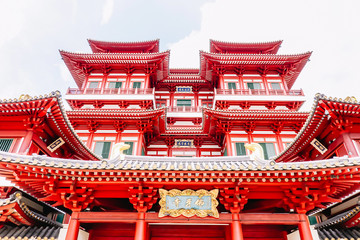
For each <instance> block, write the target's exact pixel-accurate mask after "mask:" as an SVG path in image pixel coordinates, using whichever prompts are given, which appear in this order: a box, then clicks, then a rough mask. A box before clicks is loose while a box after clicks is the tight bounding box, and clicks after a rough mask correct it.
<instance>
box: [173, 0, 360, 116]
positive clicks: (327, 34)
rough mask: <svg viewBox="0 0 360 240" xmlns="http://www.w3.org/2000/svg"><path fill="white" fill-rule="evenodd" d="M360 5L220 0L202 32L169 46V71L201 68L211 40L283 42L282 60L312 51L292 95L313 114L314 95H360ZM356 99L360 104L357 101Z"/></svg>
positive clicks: (326, 0) (208, 11)
mask: <svg viewBox="0 0 360 240" xmlns="http://www.w3.org/2000/svg"><path fill="white" fill-rule="evenodd" d="M359 7H360V2H359V1H355V0H353V1H350V0H349V1H345V2H339V1H333V0H319V1H310V0H306V1H300V2H299V1H298V2H295V1H288V0H274V1H267V0H254V1H238V0H217V1H215V2H210V3H206V4H204V5H203V6H202V7H201V14H202V16H201V27H200V29H199V30H196V31H192V32H191V33H190V34H189V35H187V36H186V37H184V38H183V39H181V40H179V41H177V42H174V43H171V44H169V45H168V46H169V48H170V49H171V57H170V60H171V68H178V67H199V61H200V60H199V50H205V51H209V39H215V40H221V41H229V42H266V41H274V40H284V42H283V44H282V47H281V48H280V51H279V54H298V53H303V52H307V51H313V54H312V56H311V58H310V59H311V61H310V62H308V63H307V65H306V66H305V68H304V69H303V71H302V73H301V74H300V76H299V77H298V79H297V82H296V83H295V85H294V87H293V89H299V88H303V90H304V92H305V94H306V96H307V103H306V104H305V106H304V107H303V109H304V110H309V108H310V106H311V104H312V102H313V100H312V98H313V96H314V95H315V94H316V92H321V93H324V94H326V95H328V96H334V97H342V98H344V97H346V96H349V95H350V96H352V95H354V94H357V93H358V92H360V85H359V84H358V83H357V79H358V76H357V70H356V69H357V68H358V66H359V65H360V59H359V58H358V53H359V52H360V44H359V42H360V29H359V27H358V26H357V23H359V22H360V15H359V14H357V13H356V11H355V10H354V9H359ZM358 98H360V97H359V96H358Z"/></svg>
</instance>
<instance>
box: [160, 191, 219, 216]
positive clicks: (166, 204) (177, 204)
mask: <svg viewBox="0 0 360 240" xmlns="http://www.w3.org/2000/svg"><path fill="white" fill-rule="evenodd" d="M159 193H160V198H161V199H160V202H159V204H160V207H161V209H160V212H159V217H165V216H170V217H178V216H180V215H183V216H185V217H193V216H198V217H202V218H204V217H208V216H210V217H214V218H219V212H218V210H217V209H216V207H217V206H218V204H219V203H218V201H217V200H216V198H217V196H218V194H219V190H218V189H214V190H211V191H207V190H204V189H200V190H197V191H194V190H192V189H186V190H184V191H181V190H178V189H172V190H169V191H167V190H165V189H159Z"/></svg>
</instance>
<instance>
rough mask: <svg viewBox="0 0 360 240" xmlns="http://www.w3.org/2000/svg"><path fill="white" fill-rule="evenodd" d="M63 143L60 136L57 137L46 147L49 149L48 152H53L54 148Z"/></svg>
mask: <svg viewBox="0 0 360 240" xmlns="http://www.w3.org/2000/svg"><path fill="white" fill-rule="evenodd" d="M64 144H65V141H64V140H63V139H62V138H61V137H59V138H58V139H56V140H55V141H53V142H52V143H51V144H50V145H49V146H47V149H49V150H50V152H54V151H55V150H56V149H58V148H59V147H61V146H62V145H64Z"/></svg>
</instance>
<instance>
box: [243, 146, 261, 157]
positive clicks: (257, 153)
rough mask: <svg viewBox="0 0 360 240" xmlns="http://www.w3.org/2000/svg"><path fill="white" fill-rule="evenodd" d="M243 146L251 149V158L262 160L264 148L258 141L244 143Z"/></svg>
mask: <svg viewBox="0 0 360 240" xmlns="http://www.w3.org/2000/svg"><path fill="white" fill-rule="evenodd" d="M245 148H246V149H248V150H250V151H251V154H250V159H251V160H264V150H263V148H262V147H261V145H260V144H258V143H246V144H245Z"/></svg>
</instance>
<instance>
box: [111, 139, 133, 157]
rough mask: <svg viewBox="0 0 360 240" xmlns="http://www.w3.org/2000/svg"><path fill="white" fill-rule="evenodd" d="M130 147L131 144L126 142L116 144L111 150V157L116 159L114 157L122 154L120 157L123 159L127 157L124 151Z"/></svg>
mask: <svg viewBox="0 0 360 240" xmlns="http://www.w3.org/2000/svg"><path fill="white" fill-rule="evenodd" d="M129 148H130V145H129V144H125V143H117V144H115V145H114V147H113V149H112V151H111V159H114V158H117V157H118V156H120V159H121V160H123V159H124V157H125V154H124V153H123V152H124V151H125V150H127V149H129Z"/></svg>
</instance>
